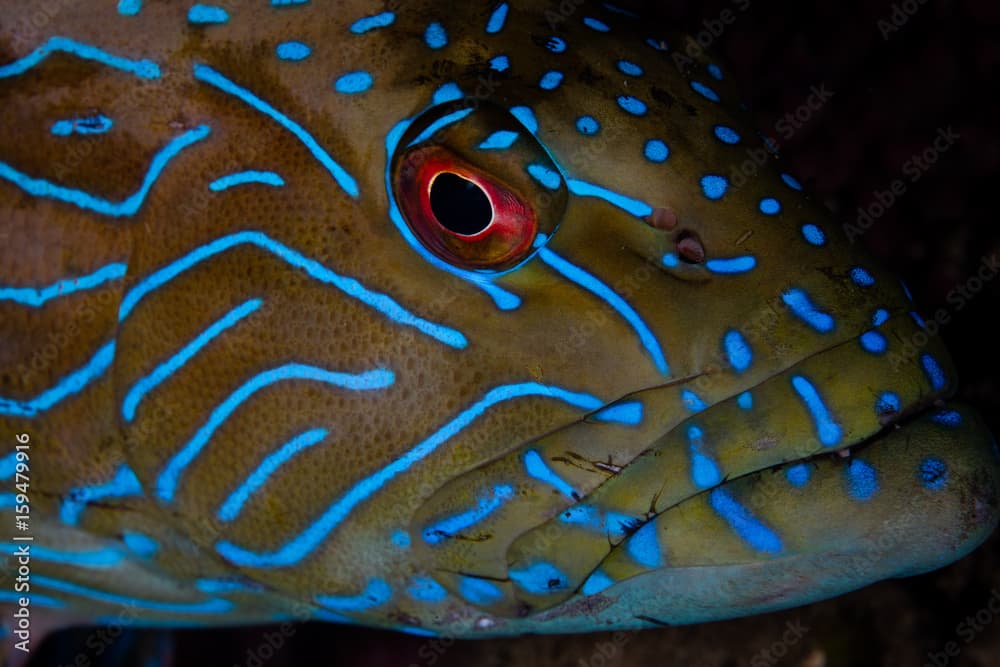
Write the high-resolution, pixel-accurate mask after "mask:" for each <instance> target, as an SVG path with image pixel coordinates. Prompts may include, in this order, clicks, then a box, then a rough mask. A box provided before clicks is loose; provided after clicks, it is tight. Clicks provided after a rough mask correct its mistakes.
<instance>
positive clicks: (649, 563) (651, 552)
mask: <svg viewBox="0 0 1000 667" xmlns="http://www.w3.org/2000/svg"><path fill="white" fill-rule="evenodd" d="M656 533H657V528H656V522H655V521H649V522H647V523H645V524H643V526H642V527H641V528H639V530H637V531H635V532H634V533H632V536H631V537H629V539H628V541H627V542H626V543H625V550H626V551H628V555H629V556H631V557H632V560H634V561H635V562H636V563H638V564H639V565H642V566H643V567H648V568H650V569H656V568H658V567H663V551H662V550H661V549H660V540H659V536H658V535H657V534H656Z"/></svg>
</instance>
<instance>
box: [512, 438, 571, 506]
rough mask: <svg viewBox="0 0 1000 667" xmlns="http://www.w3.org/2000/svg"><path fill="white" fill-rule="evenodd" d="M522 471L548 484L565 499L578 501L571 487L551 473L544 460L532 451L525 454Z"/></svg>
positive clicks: (553, 472)
mask: <svg viewBox="0 0 1000 667" xmlns="http://www.w3.org/2000/svg"><path fill="white" fill-rule="evenodd" d="M524 469H525V470H527V471H528V474H529V475H531V476H532V477H534V478H535V479H537V480H538V481H540V482H543V483H545V484H548V485H549V486H551V487H552V488H554V489H556V490H557V491H559V493H561V494H563V495H564V496H566V497H567V498H572V499H573V500H578V499H579V496H578V495H577V493H576V491H575V490H574V489H573V487H572V486H570V485H569V484H568V483H567V482H566V481H565V480H564V479H563V478H562V477H560V476H559V475H557V474H556V473H555V471H553V470H552V468H550V467H549V466H548V464H547V463H545V459H543V458H542V455H541V454H539V453H538V452H537V451H535V450H534V449H529V450H528V451H527V452H525V454H524Z"/></svg>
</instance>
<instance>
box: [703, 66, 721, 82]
mask: <svg viewBox="0 0 1000 667" xmlns="http://www.w3.org/2000/svg"><path fill="white" fill-rule="evenodd" d="M706 69H707V70H708V73H709V75H710V76H711V77H712V78H713V79H715V80H716V81H722V70H721V69H719V66H718V65H716V64H715V63H711V64H709V66H708V67H707V68H706Z"/></svg>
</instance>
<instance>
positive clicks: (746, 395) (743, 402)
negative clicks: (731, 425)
mask: <svg viewBox="0 0 1000 667" xmlns="http://www.w3.org/2000/svg"><path fill="white" fill-rule="evenodd" d="M736 404H737V405H739V406H740V407H741V408H743V409H744V410H749V409H751V408H752V407H753V394H751V393H750V392H749V391H745V392H743V393H742V394H740V395H739V396H738V397H737V398H736Z"/></svg>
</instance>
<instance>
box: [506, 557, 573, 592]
mask: <svg viewBox="0 0 1000 667" xmlns="http://www.w3.org/2000/svg"><path fill="white" fill-rule="evenodd" d="M509 574H510V578H511V580H513V581H514V583H516V584H517V585H518V586H520V587H521V588H523V589H524V590H526V591H528V592H529V593H531V594H533V595H545V594H546V593H554V592H556V591H561V590H564V589H565V588H566V587H567V586H568V585H569V581H568V580H567V578H566V575H565V574H563V573H562V572H560V571H559V569H558V568H557V567H556V566H554V565H552V564H551V563H535V564H534V565H530V566H528V567H526V568H525V569H523V570H510V571H509Z"/></svg>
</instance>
